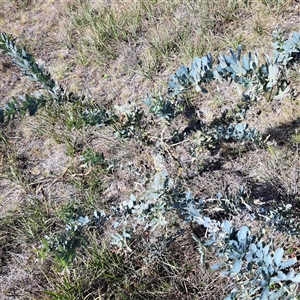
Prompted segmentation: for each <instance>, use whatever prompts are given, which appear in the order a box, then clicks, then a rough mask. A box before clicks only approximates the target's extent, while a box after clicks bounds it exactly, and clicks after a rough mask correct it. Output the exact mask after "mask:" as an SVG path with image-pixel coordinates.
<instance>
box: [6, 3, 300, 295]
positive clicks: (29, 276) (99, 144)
mask: <svg viewBox="0 0 300 300" xmlns="http://www.w3.org/2000/svg"><path fill="white" fill-rule="evenodd" d="M277 25H280V27H281V28H283V29H285V30H286V31H287V32H291V31H293V30H297V31H298V30H299V4H298V3H297V1H292V0H290V1H275V0H273V1H272V0H265V1H260V0H254V1H225V0H221V1H217V0H214V1H207V0H195V1H183V0H174V1H169V0H157V1H150V0H140V1H138V0H132V1H130V0H126V1H104V0H103V1H88V0H76V1H70V0H58V1H53V0H47V1H41V0H31V1H30V0H28V1H18V0H14V1H9V0H2V4H1V12H0V27H1V31H3V32H7V33H11V34H12V35H13V36H14V37H16V38H17V42H19V43H22V44H24V45H26V48H27V49H28V50H29V52H30V53H33V54H34V56H35V58H37V61H38V62H42V63H44V64H45V65H46V68H47V69H48V70H49V71H50V72H51V74H52V75H53V77H54V78H55V80H57V81H59V82H60V83H62V84H63V85H64V86H67V87H68V88H69V89H70V90H71V91H74V92H76V93H78V94H84V95H88V96H89V97H90V99H91V100H93V101H95V102H96V103H98V104H101V105H105V106H113V105H116V104H118V105H121V104H124V103H127V102H129V101H130V102H136V103H139V104H141V103H142V99H144V98H145V96H146V93H148V92H150V93H151V92H154V91H160V90H165V88H166V82H167V81H168V78H169V75H170V74H172V73H174V71H175V70H176V69H177V68H178V67H179V66H180V65H181V64H186V65H187V64H189V63H190V62H191V61H192V59H193V58H194V57H195V56H202V55H204V54H206V53H207V52H212V53H213V54H214V55H216V54H217V53H219V51H222V52H224V51H227V49H228V48H229V47H232V48H234V49H236V47H237V45H238V44H242V46H243V48H244V49H245V50H246V51H253V50H254V49H258V50H259V51H260V52H261V53H262V52H270V47H269V45H270V41H271V38H270V34H271V32H272V31H273V29H274V28H275V27H276V26H277ZM293 78H294V79H293V80H294V83H295V86H297V84H298V82H299V75H298V74H297V75H295V76H294V77H293ZM34 88H35V87H34V86H33V85H32V84H31V83H29V82H28V80H26V79H24V77H22V76H20V75H19V72H18V68H17V67H16V66H14V65H12V64H11V62H10V60H9V59H8V58H7V57H5V56H4V55H1V56H0V96H1V98H0V99H1V100H0V104H1V105H0V106H2V105H3V104H4V103H6V102H7V101H9V100H10V99H11V97H12V96H16V95H18V94H24V93H26V92H31V91H33V90H34ZM296 89H297V88H296ZM191 97H192V99H191V103H192V105H193V106H194V107H191V111H192V109H194V110H195V112H197V113H200V114H201V115H202V117H203V119H205V120H207V121H209V120H212V119H213V118H214V117H215V116H216V115H218V114H219V112H220V111H222V110H223V108H224V106H225V105H226V106H228V107H230V106H231V105H232V106H233V105H234V103H235V101H236V99H237V95H236V93H235V92H233V89H232V88H231V87H226V86H222V87H220V90H219V91H217V90H216V89H215V86H213V85H212V86H211V91H210V93H209V94H207V95H203V94H201V95H193V96H191ZM255 109H256V111H255V112H254V113H256V112H257V111H258V110H259V109H260V110H261V114H260V115H259V116H258V117H257V118H254V119H253V121H252V123H251V125H253V126H256V127H257V128H258V129H259V130H260V131H261V132H263V133H264V134H265V137H267V136H268V139H269V140H268V142H267V143H268V146H267V147H266V148H264V149H256V148H253V147H244V146H240V145H238V146H236V145H233V144H226V145H225V144H224V145H221V147H220V148H219V149H216V150H213V151H208V150H207V151H206V150H201V151H200V150H197V151H196V150H195V151H194V149H195V141H194V139H195V133H193V132H191V133H190V139H189V141H188V142H186V143H178V144H177V143H174V145H172V146H169V145H168V144H167V142H166V141H167V140H168V137H169V136H170V135H171V131H172V129H176V128H179V133H183V132H184V131H185V130H187V129H188V128H189V127H192V125H193V122H192V121H191V119H190V118H189V117H187V116H180V117H178V119H177V120H176V121H175V122H174V124H173V125H171V126H170V127H167V129H166V131H165V132H164V134H165V137H163V136H162V135H161V134H159V135H158V134H157V133H156V132H155V131H156V130H157V128H159V127H155V126H158V125H155V126H154V127H153V128H150V132H151V135H152V133H153V135H152V136H153V139H154V138H156V140H157V142H156V143H155V146H153V147H152V146H149V145H145V144H143V143H141V142H140V141H136V140H131V141H129V142H122V141H119V140H117V139H115V137H114V135H113V133H112V130H111V129H107V128H105V129H98V128H94V127H91V128H88V129H86V130H83V129H75V128H70V126H68V124H67V122H66V120H67V118H68V116H69V115H72V113H73V110H72V107H71V106H67V107H62V108H60V109H57V111H54V110H52V109H51V108H47V109H45V110H44V111H42V112H39V113H38V114H37V116H36V117H34V118H29V117H25V119H24V120H22V121H21V122H14V123H11V124H10V125H9V126H8V127H7V128H5V129H1V132H0V203H1V213H0V216H1V225H0V253H1V257H2V265H1V271H0V299H72V300H74V299H158V298H159V299H221V298H222V297H224V296H225V295H226V293H227V294H228V291H227V290H226V286H227V283H226V280H224V279H222V278H216V277H215V274H214V273H211V272H210V271H209V268H207V269H203V268H201V267H200V263H199V261H200V258H199V254H198V252H197V249H196V247H197V245H196V243H195V241H194V240H192V239H191V233H192V229H191V228H189V227H186V228H185V230H186V231H185V234H184V235H183V236H181V237H180V238H179V239H178V240H176V242H175V243H174V244H172V246H171V247H170V248H169V249H163V251H161V252H160V255H161V256H160V257H159V258H156V259H157V260H156V261H154V262H151V263H150V264H147V263H145V262H143V259H144V258H145V257H144V255H145V253H144V252H143V251H144V250H143V249H142V247H143V246H144V247H147V246H149V244H148V243H147V241H148V240H147V237H144V236H138V237H135V238H136V240H134V242H133V245H132V246H133V248H134V249H135V251H136V252H135V255H134V254H132V255H129V256H126V255H124V256H122V255H121V256H118V255H116V256H114V254H113V253H111V252H110V250H109V249H107V250H106V252H105V251H104V252H101V251H100V252H101V253H100V254H99V253H98V252H97V255H98V254H99V255H100V258H99V257H98V258H97V259H96V258H94V256H93V255H96V254H95V252H93V251H95V250H94V249H93V247H92V246H93V245H92V246H91V245H89V246H91V247H90V248H89V250H88V251H85V250H82V253H80V254H81V256H80V259H78V260H77V261H76V262H75V264H74V268H73V269H70V270H69V271H70V273H68V272H66V273H61V270H59V265H57V264H56V263H55V262H54V261H53V259H52V258H47V259H45V260H44V261H42V262H41V260H40V257H39V256H38V255H37V254H36V253H37V250H38V247H39V246H40V245H41V242H42V239H43V237H44V236H45V235H46V234H50V233H51V232H55V230H56V229H57V228H59V229H60V230H61V228H63V226H64V224H63V221H62V219H59V217H58V216H57V215H58V214H59V212H60V211H61V209H62V208H64V206H66V205H67V204H68V203H69V202H70V203H73V204H74V205H75V207H84V212H85V213H86V214H91V213H92V212H93V210H94V209H102V208H103V207H104V208H106V207H109V206H110V205H116V204H118V203H121V201H124V200H127V199H128V197H129V196H130V194H131V193H134V194H137V195H141V194H143V192H145V190H146V185H145V182H147V180H148V179H147V178H148V177H146V176H145V174H147V176H149V177H150V178H153V176H154V174H155V173H156V172H157V171H158V169H166V170H167V171H168V173H169V175H170V177H171V178H175V179H176V182H178V183H179V182H180V183H181V184H182V186H183V187H184V188H186V189H189V190H191V191H192V192H193V194H194V195H195V196H196V197H199V198H200V197H213V196H214V195H216V194H217V193H218V192H220V191H221V192H228V193H235V192H236V191H237V190H238V189H239V188H240V187H241V186H246V188H247V189H248V190H249V193H250V195H251V197H252V198H253V199H254V200H257V201H258V202H259V201H261V202H265V201H267V202H268V203H270V205H271V204H272V203H274V202H277V203H279V202H280V203H283V204H286V203H288V202H289V203H292V204H293V205H295V211H296V212H297V213H298V212H299V211H298V210H299V157H298V152H299V142H300V139H299V127H300V125H299V116H298V115H299V99H298V98H297V99H296V100H295V99H285V101H283V102H282V103H275V104H274V103H270V102H267V101H266V100H263V101H262V102H261V103H260V104H258V106H257V107H256V108H255ZM191 114H192V117H193V118H196V116H195V114H194V113H193V112H192V113H191ZM74 115H75V113H74ZM151 130H152V131H151ZM160 130H161V128H160ZM160 133H161V132H160ZM87 149H92V150H93V151H94V152H97V153H103V154H104V157H105V159H106V161H107V163H108V168H107V166H105V167H104V166H100V167H99V166H98V167H90V168H85V167H84V166H83V165H82V162H81V161H80V158H81V156H82V155H83V153H84V151H86V150H87ZM191 149H193V151H191ZM157 156H159V157H160V158H161V165H157V163H156V162H155V157H157ZM43 216H44V218H43ZM34 218H36V219H34ZM35 221H36V224H33V223H34V222H35ZM241 223H242V221H241ZM175 224H177V223H176V222H175ZM174 226H175V225H174ZM175 227H176V226H175ZM175 229H176V228H175ZM175 229H174V228H172V230H175ZM170 230H171V229H170ZM91 234H92V233H91ZM147 234H148V232H147ZM96 240H97V242H98V245H102V240H101V238H100V237H99V236H97V237H96ZM152 242H153V244H155V243H156V242H155V241H152ZM134 243H135V244H134ZM96 244H97V243H96ZM157 244H159V243H158V241H157ZM285 246H286V247H287V248H288V247H290V246H291V242H287V244H286V245H285ZM297 246H298V245H297ZM104 249H105V247H104ZM98 250H99V249H98ZM89 251H90V252H89ZM207 254H208V258H207V261H208V263H209V264H213V263H214V261H215V258H214V257H212V256H211V257H210V256H209V253H207ZM113 259H116V260H117V261H118V262H119V265H115V264H114V261H112V260H113ZM153 259H154V258H153ZM101 260H102V262H103V264H104V263H106V264H108V265H109V264H111V265H112V266H113V267H112V268H111V269H110V268H109V266H108V265H105V266H102V267H103V268H104V269H105V272H107V273H108V275H107V277H105V276H104V279H103V277H101V276H102V275H103V274H102V273H101V272H100V273H101V275H99V274H100V273H99V268H100V267H99V266H100V263H101ZM90 266H92V267H93V268H92V269H89V267H90ZM77 268H78V269H77ZM80 268H82V269H80ZM105 272H104V273H105ZM109 272H112V273H109ZM114 272H115V273H114ZM105 274H106V273H105ZM90 275H93V276H96V277H95V278H94V281H91V282H89V278H90V277H89V276H90ZM97 276H99V277H97ZM109 276H111V278H113V279H114V280H115V282H112V281H110V279H109V278H110V277H109ZM64 280H65V281H64ZM76 285H77V286H76ZM68 288H69V289H70V290H71V291H72V292H73V294H72V293H71V292H70V294H69V295H68V294H67V292H66V291H67V289H68ZM45 290H51V291H53V292H56V293H57V294H58V293H60V292H62V293H63V292H65V293H66V294H64V296H61V297H60V296H53V295H52V296H51V295H45V294H44V293H43V291H45ZM76 293H77V294H76ZM97 295H98V296H97ZM1 297H2V298H1Z"/></svg>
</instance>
